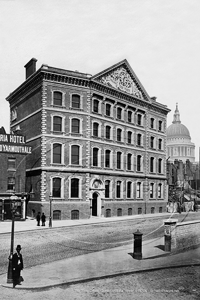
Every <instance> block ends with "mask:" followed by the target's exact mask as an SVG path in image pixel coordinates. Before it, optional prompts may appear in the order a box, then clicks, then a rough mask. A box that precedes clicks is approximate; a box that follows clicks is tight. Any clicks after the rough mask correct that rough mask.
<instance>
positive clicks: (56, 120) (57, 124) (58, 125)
mask: <svg viewBox="0 0 200 300" xmlns="http://www.w3.org/2000/svg"><path fill="white" fill-rule="evenodd" d="M53 131H56V132H61V131H62V118H61V117H57V116H55V117H53Z"/></svg>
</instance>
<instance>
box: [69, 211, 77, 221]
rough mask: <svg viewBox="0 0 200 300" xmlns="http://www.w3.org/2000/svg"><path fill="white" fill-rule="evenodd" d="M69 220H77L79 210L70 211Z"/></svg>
mask: <svg viewBox="0 0 200 300" xmlns="http://www.w3.org/2000/svg"><path fill="white" fill-rule="evenodd" d="M71 220H79V210H72V211H71Z"/></svg>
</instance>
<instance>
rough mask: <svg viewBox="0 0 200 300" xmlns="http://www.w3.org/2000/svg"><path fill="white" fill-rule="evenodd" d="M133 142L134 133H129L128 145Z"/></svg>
mask: <svg viewBox="0 0 200 300" xmlns="http://www.w3.org/2000/svg"><path fill="white" fill-rule="evenodd" d="M131 142H132V132H131V131H128V144H131Z"/></svg>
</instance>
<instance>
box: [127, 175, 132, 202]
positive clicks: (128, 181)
mask: <svg viewBox="0 0 200 300" xmlns="http://www.w3.org/2000/svg"><path fill="white" fill-rule="evenodd" d="M129 182H130V183H131V195H130V197H128V195H127V194H128V183H129ZM126 198H127V199H132V198H133V182H132V181H130V180H127V181H126Z"/></svg>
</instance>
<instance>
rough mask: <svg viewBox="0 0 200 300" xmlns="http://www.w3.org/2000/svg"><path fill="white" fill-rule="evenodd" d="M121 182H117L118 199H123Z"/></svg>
mask: <svg viewBox="0 0 200 300" xmlns="http://www.w3.org/2000/svg"><path fill="white" fill-rule="evenodd" d="M121 184H122V183H121V181H117V186H116V189H117V190H116V197H117V198H121Z"/></svg>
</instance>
